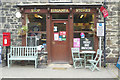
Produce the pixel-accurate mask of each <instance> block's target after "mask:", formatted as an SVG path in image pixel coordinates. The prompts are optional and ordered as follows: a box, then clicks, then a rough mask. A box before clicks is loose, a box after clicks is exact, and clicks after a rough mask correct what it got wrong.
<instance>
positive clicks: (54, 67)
mask: <svg viewBox="0 0 120 80" xmlns="http://www.w3.org/2000/svg"><path fill="white" fill-rule="evenodd" d="M48 68H52V69H67V68H72V65H70V64H49V65H48Z"/></svg>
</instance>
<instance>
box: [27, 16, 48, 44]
mask: <svg viewBox="0 0 120 80" xmlns="http://www.w3.org/2000/svg"><path fill="white" fill-rule="evenodd" d="M27 16H28V18H27V23H28V36H27V45H28V46H39V45H46V14H28V15H27Z"/></svg>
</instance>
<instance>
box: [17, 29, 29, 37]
mask: <svg viewBox="0 0 120 80" xmlns="http://www.w3.org/2000/svg"><path fill="white" fill-rule="evenodd" d="M26 33H27V32H26V31H25V30H20V31H19V32H18V35H22V36H23V35H26Z"/></svg>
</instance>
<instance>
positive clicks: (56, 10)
mask: <svg viewBox="0 0 120 80" xmlns="http://www.w3.org/2000/svg"><path fill="white" fill-rule="evenodd" d="M50 11H51V12H69V10H68V9H51V10H50Z"/></svg>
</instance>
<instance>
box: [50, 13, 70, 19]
mask: <svg viewBox="0 0 120 80" xmlns="http://www.w3.org/2000/svg"><path fill="white" fill-rule="evenodd" d="M52 19H68V14H52Z"/></svg>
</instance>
